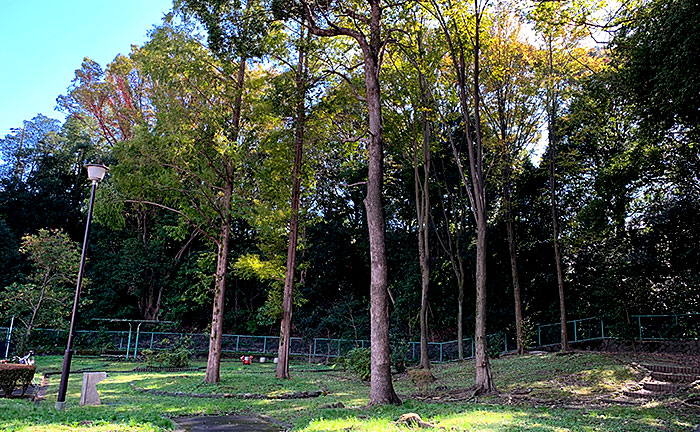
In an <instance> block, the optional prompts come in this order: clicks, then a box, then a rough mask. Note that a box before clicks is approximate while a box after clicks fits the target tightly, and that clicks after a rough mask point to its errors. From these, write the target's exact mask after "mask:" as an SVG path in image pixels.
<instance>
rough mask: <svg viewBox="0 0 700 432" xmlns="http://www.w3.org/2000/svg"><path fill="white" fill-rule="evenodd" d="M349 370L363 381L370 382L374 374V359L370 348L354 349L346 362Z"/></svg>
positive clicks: (349, 352) (349, 353)
mask: <svg viewBox="0 0 700 432" xmlns="http://www.w3.org/2000/svg"><path fill="white" fill-rule="evenodd" d="M345 364H346V365H347V366H348V368H349V369H350V370H351V371H353V372H355V373H356V374H358V375H359V376H360V379H362V380H363V381H369V378H370V376H371V374H372V358H371V354H370V351H369V348H353V349H351V350H350V351H348V357H347V359H346V360H345Z"/></svg>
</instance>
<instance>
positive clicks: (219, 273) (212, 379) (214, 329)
mask: <svg viewBox="0 0 700 432" xmlns="http://www.w3.org/2000/svg"><path fill="white" fill-rule="evenodd" d="M249 4H250V3H249ZM249 4H248V5H249ZM245 71H246V56H245V55H242V56H241V59H240V64H239V66H238V75H237V76H236V83H237V84H238V92H237V94H236V98H235V100H234V110H233V117H232V138H233V139H232V142H236V141H237V140H238V135H239V128H240V124H241V109H242V105H243V85H244V83H245ZM225 171H226V182H225V185H224V196H223V202H222V205H221V215H222V218H223V219H222V221H221V232H220V234H219V240H218V250H217V256H216V276H215V282H214V304H213V307H212V318H211V335H210V337H209V356H208V358H207V371H206V374H205V375H204V382H207V383H218V382H219V381H221V378H220V376H219V367H220V365H221V340H222V336H223V331H224V298H225V293H226V271H227V270H228V249H229V241H230V238H231V198H232V196H233V176H234V169H233V165H231V164H230V163H229V164H227V166H226V167H225Z"/></svg>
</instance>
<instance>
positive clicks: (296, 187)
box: [277, 18, 309, 378]
mask: <svg viewBox="0 0 700 432" xmlns="http://www.w3.org/2000/svg"><path fill="white" fill-rule="evenodd" d="M303 22H304V20H303V18H302V19H301V26H300V32H299V36H298V40H297V45H298V49H297V68H296V73H295V80H294V81H295V85H296V92H295V96H296V103H295V105H296V107H295V118H294V129H295V130H294V165H293V168H292V201H291V214H290V219H289V243H288V246H287V267H286V272H285V278H284V297H283V299H282V320H281V323H280V338H279V348H278V350H277V351H278V360H279V361H278V362H277V378H289V343H290V340H291V331H292V305H293V288H294V274H295V269H296V254H297V239H298V235H299V204H300V201H301V175H302V173H301V169H302V156H303V154H304V153H303V150H304V128H305V123H306V93H307V87H308V63H307V52H306V50H307V48H306V44H308V42H309V41H308V38H307V37H306V36H305V30H304V27H303Z"/></svg>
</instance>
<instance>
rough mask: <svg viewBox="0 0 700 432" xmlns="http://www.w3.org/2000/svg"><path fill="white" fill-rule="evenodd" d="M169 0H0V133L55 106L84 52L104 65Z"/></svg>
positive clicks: (141, 37)
mask: <svg viewBox="0 0 700 432" xmlns="http://www.w3.org/2000/svg"><path fill="white" fill-rule="evenodd" d="M171 7H172V0H67V1H59V0H23V1H17V0H0V59H2V63H0V137H4V136H5V135H6V134H8V133H9V132H10V128H12V127H21V126H22V121H23V120H29V119H31V118H32V117H34V116H35V115H36V114H38V113H42V114H44V115H46V116H48V117H53V118H58V119H60V120H63V119H64V118H65V116H64V115H63V114H62V113H59V112H57V111H54V108H55V106H56V97H57V96H58V95H60V94H65V92H66V88H68V86H69V85H70V83H71V80H72V79H73V76H74V72H75V70H76V69H78V68H79V67H80V64H81V62H82V60H83V57H90V58H92V59H93V60H95V61H97V62H98V63H100V64H101V65H102V66H104V65H106V64H107V63H109V62H110V61H112V59H114V57H115V56H116V55H117V54H120V53H121V54H128V53H129V52H130V51H131V45H132V44H137V45H140V44H142V43H143V42H144V41H145V40H146V37H147V32H148V31H149V30H150V29H151V28H152V27H153V25H155V24H158V23H160V21H161V18H162V17H163V14H164V13H166V12H167V11H168V10H170V8H171Z"/></svg>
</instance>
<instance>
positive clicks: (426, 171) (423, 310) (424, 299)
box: [413, 71, 430, 369]
mask: <svg viewBox="0 0 700 432" xmlns="http://www.w3.org/2000/svg"><path fill="white" fill-rule="evenodd" d="M419 80H420V90H421V105H422V106H421V108H422V115H421V120H422V123H423V142H422V150H423V151H422V156H423V157H422V159H423V160H422V163H423V174H422V178H421V174H420V170H419V169H418V155H417V154H416V153H417V151H414V163H413V171H414V185H415V196H416V216H417V221H418V259H419V263H420V271H421V303H420V367H421V368H423V369H430V356H429V352H428V289H429V287H430V243H429V242H428V240H429V229H428V228H429V227H428V222H429V214H430V213H429V212H430V190H429V188H430V182H429V179H430V121H429V119H428V115H427V113H426V109H427V108H428V97H427V94H426V92H427V89H426V83H425V78H424V77H423V75H422V74H421V73H420V71H419Z"/></svg>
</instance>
